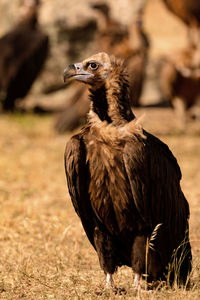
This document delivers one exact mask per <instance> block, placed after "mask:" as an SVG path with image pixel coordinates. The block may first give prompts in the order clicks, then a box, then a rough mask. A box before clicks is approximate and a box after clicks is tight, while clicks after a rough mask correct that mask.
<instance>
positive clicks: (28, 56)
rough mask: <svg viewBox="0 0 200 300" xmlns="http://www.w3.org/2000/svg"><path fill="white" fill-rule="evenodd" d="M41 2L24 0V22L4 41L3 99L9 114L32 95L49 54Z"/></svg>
mask: <svg viewBox="0 0 200 300" xmlns="http://www.w3.org/2000/svg"><path fill="white" fill-rule="evenodd" d="M38 6H39V0H24V1H23V4H22V6H21V7H20V12H19V13H20V21H19V23H18V24H17V25H16V26H15V28H14V29H13V30H11V31H10V32H8V33H7V34H5V35H4V36H3V37H2V38H1V39H0V53H1V55H0V98H1V101H2V107H3V110H5V111H13V110H14V109H15V105H16V100H17V99H20V98H23V97H25V96H26V94H27V93H28V91H29V89H30V87H31V85H32V84H33V82H34V80H35V79H36V78H37V76H38V74H39V72H40V70H41V68H42V66H43V64H44V61H45V59H46V57H47V54H48V48H49V43H48V37H47V35H46V34H44V33H42V32H41V31H40V30H39V28H38V16H37V15H38Z"/></svg>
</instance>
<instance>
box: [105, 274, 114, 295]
mask: <svg viewBox="0 0 200 300" xmlns="http://www.w3.org/2000/svg"><path fill="white" fill-rule="evenodd" d="M105 288H106V289H108V288H111V289H112V290H113V291H114V290H115V284H114V281H113V278H112V274H110V273H107V274H106V285H105Z"/></svg>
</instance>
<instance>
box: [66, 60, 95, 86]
mask: <svg viewBox="0 0 200 300" xmlns="http://www.w3.org/2000/svg"><path fill="white" fill-rule="evenodd" d="M93 77H94V74H92V73H89V72H87V71H86V70H84V69H83V64H82V63H77V64H74V65H69V66H68V67H67V68H66V69H65V70H64V73H63V79H64V82H67V81H71V80H78V81H82V82H86V83H87V82H88V81H89V80H90V79H91V78H93Z"/></svg>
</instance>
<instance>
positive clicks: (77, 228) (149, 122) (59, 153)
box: [0, 109, 200, 300]
mask: <svg viewBox="0 0 200 300" xmlns="http://www.w3.org/2000/svg"><path fill="white" fill-rule="evenodd" d="M142 113H143V111H142V112H141V111H139V112H138V115H140V114H142ZM52 124H53V120H52V118H51V117H36V116H32V115H28V116H20V115H16V116H14V117H11V116H1V118H0V128H1V134H0V170H1V171H0V299H12V300H14V299H27V300H29V299H38V300H39V299H60V300H61V299H134V298H135V297H136V298H137V299H164V298H166V299H182V300H184V299H185V300H186V299H187V300H188V299H193V300H194V299H200V288H199V286H200V270H199V269H200V253H199V249H200V208H199V202H200V189H199V183H200V170H199V167H200V133H199V128H200V126H199V123H198V124H196V126H195V128H196V129H197V130H196V131H194V133H191V132H188V133H187V134H186V135H177V134H175V135H174V134H173V132H175V131H174V128H175V127H174V128H173V126H175V125H174V123H173V113H172V112H171V111H170V110H166V109H164V110H155V109H151V110H148V111H147V115H146V121H145V127H146V128H149V129H151V132H153V133H156V134H157V135H158V136H160V132H165V135H162V137H161V138H162V140H164V141H165V142H167V143H168V144H169V146H170V148H171V149H172V151H173V152H174V154H175V155H176V157H177V159H178V161H179V164H180V166H181V168H182V173H183V180H182V187H183V190H184V192H185V195H186V196H187V198H188V201H189V203H190V207H191V219H190V225H191V226H190V228H191V229H190V237H191V241H192V249H193V261H194V263H193V274H192V286H191V289H190V290H188V291H185V290H184V289H181V290H177V289H174V290H173V289H172V290H171V289H166V288H162V289H161V290H159V291H154V292H152V293H147V292H142V293H141V294H137V295H135V296H134V292H133V290H132V289H131V284H132V272H131V270H130V269H129V268H125V267H123V268H121V269H119V270H118V272H117V274H116V275H115V281H116V284H117V286H120V287H125V288H126V289H127V294H126V295H112V294H110V293H109V292H104V293H103V294H102V295H100V296H97V295H96V291H98V290H101V289H102V288H103V285H104V274H103V272H102V271H101V270H100V267H99V264H98V259H97V256H96V253H95V252H94V250H93V248H92V247H91V245H90V244H89V242H88V240H87V238H86V236H85V233H84V232H83V229H82V227H81V224H80V221H79V219H78V217H77V216H76V215H75V212H74V209H73V207H72V205H71V202H70V199H69V196H68V193H67V189H66V182H65V174H64V166H63V152H64V148H65V143H66V140H67V139H68V138H69V136H67V135H66V136H58V135H56V133H55V132H54V131H53V130H52ZM170 126H171V127H170ZM164 128H165V129H166V128H167V129H166V130H165V131H164Z"/></svg>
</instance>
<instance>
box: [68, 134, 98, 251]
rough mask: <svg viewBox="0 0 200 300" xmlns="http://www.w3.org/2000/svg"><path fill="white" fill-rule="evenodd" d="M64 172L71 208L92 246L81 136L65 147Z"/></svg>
mask: <svg viewBox="0 0 200 300" xmlns="http://www.w3.org/2000/svg"><path fill="white" fill-rule="evenodd" d="M65 171H66V177H67V183H68V190H69V194H70V196H71V200H72V203H73V206H74V208H75V211H76V213H77V214H78V216H79V217H80V219H81V222H82V225H83V228H84V230H85V232H86V234H87V237H88V239H89V241H90V242H91V244H92V245H93V246H94V228H95V223H94V219H93V211H92V208H91V204H90V198H89V194H88V184H89V179H90V174H89V170H88V165H87V162H86V150H85V144H84V141H83V138H82V136H81V135H76V136H73V137H72V138H71V139H70V140H69V141H68V143H67V145H66V150H65ZM94 247H95V246H94Z"/></svg>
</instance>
